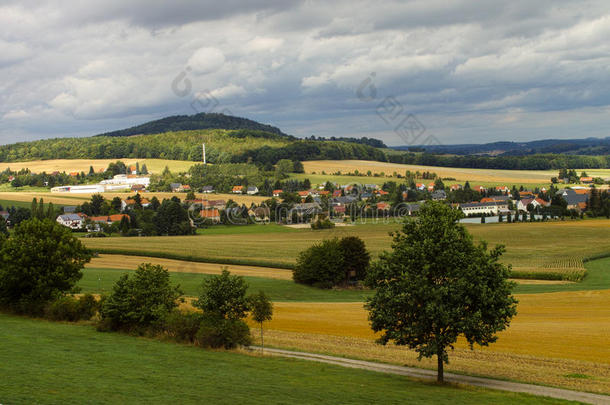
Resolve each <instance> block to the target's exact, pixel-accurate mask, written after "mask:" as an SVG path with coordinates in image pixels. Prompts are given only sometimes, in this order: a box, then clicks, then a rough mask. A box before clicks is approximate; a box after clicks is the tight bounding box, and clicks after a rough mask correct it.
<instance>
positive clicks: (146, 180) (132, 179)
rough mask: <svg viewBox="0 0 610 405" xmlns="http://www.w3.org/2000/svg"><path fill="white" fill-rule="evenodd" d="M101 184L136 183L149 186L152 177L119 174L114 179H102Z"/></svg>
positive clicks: (130, 184)
mask: <svg viewBox="0 0 610 405" xmlns="http://www.w3.org/2000/svg"><path fill="white" fill-rule="evenodd" d="M100 184H115V185H127V186H133V185H134V184H141V185H143V186H148V185H149V184H150V177H138V176H133V175H129V176H128V175H125V174H117V175H116V176H114V177H113V178H112V179H109V180H102V181H101V182H100Z"/></svg>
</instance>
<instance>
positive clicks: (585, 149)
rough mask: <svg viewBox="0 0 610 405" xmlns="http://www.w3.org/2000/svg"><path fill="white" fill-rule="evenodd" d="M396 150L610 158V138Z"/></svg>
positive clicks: (454, 153) (453, 153)
mask: <svg viewBox="0 0 610 405" xmlns="http://www.w3.org/2000/svg"><path fill="white" fill-rule="evenodd" d="M393 149H396V150H405V151H406V150H408V151H411V152H423V151H425V152H428V153H433V154H450V155H473V154H478V155H485V154H487V155H492V156H526V155H541V154H542V155H543V154H549V153H553V154H556V153H561V154H570V155H596V156H599V155H608V154H610V137H607V138H586V139H543V140H538V141H529V142H492V143H485V144H463V145H428V146H398V147H394V148H393Z"/></svg>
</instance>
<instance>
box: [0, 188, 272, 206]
mask: <svg viewBox="0 0 610 405" xmlns="http://www.w3.org/2000/svg"><path fill="white" fill-rule="evenodd" d="M93 194H94V193H91V194H89V193H86V194H69V193H50V192H44V191H15V192H12V191H0V200H8V201H24V202H30V201H32V198H37V199H40V198H43V199H44V201H45V202H47V203H53V204H60V205H78V204H82V203H83V202H85V201H88V200H90V199H91V196H92V195H93ZM102 195H103V196H104V198H106V199H108V200H112V199H113V198H114V197H119V198H121V199H125V198H127V197H129V196H132V195H134V193H102ZM141 195H142V197H144V198H152V197H153V196H155V197H157V198H158V199H159V200H160V201H161V200H163V199H164V198H172V197H178V198H180V199H181V200H184V199H185V198H186V193H165V192H150V193H148V192H144V193H141ZM197 198H207V199H209V200H225V201H228V200H229V199H232V200H233V201H235V202H236V203H238V204H250V203H260V202H262V201H264V200H267V199H268V197H263V196H257V195H242V194H197Z"/></svg>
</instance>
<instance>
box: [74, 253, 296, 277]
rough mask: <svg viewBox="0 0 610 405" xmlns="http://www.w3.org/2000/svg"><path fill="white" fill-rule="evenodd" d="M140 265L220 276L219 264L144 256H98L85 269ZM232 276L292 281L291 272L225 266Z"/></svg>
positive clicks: (134, 266)
mask: <svg viewBox="0 0 610 405" xmlns="http://www.w3.org/2000/svg"><path fill="white" fill-rule="evenodd" d="M141 263H152V264H159V265H161V266H163V267H165V268H167V269H168V270H169V271H170V272H176V273H201V274H220V273H221V266H222V267H225V266H223V265H220V264H214V263H197V262H187V261H182V260H171V259H158V258H155V257H145V256H125V255H99V257H94V258H93V259H91V262H89V263H88V264H87V265H86V267H87V268H98V269H121V270H122V269H135V268H136V267H138V265H140V264H141ZM226 267H228V269H229V271H230V272H231V273H232V274H236V275H239V276H249V277H265V278H273V279H278V280H292V271H290V270H283V269H273V268H268V267H256V266H237V265H227V266H226Z"/></svg>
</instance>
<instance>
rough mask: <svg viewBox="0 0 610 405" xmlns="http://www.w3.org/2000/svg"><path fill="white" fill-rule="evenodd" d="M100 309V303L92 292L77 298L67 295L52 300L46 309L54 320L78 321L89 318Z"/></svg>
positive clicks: (46, 312)
mask: <svg viewBox="0 0 610 405" xmlns="http://www.w3.org/2000/svg"><path fill="white" fill-rule="evenodd" d="M97 310H98V303H97V301H96V300H95V297H93V295H91V294H85V295H83V296H81V297H80V298H78V299H76V298H74V297H72V296H69V295H66V296H64V297H60V298H58V299H56V300H55V301H53V302H51V303H50V304H49V305H48V306H47V307H46V309H45V316H46V317H47V318H48V319H51V320H53V321H68V322H76V321H80V320H89V319H91V318H92V317H93V315H95V313H96V312H97Z"/></svg>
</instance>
